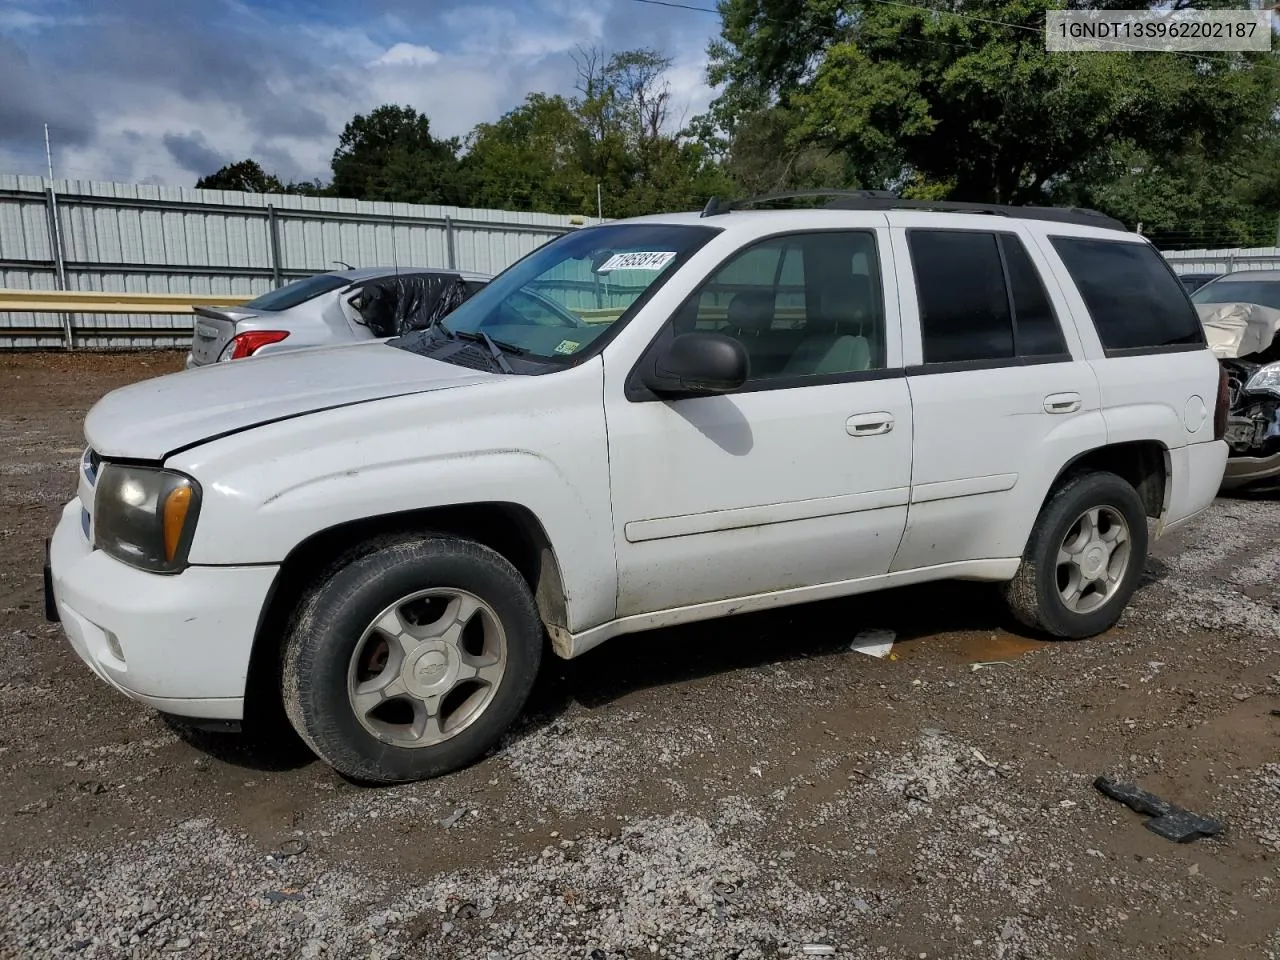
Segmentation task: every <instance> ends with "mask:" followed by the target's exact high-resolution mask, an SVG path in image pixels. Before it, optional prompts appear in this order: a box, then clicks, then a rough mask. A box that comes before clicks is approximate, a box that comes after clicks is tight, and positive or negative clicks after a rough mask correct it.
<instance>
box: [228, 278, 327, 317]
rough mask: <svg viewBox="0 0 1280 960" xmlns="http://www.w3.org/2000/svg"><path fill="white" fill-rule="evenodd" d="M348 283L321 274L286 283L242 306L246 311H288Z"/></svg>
mask: <svg viewBox="0 0 1280 960" xmlns="http://www.w3.org/2000/svg"><path fill="white" fill-rule="evenodd" d="M350 282H351V281H350V280H347V279H345V278H344V277H340V276H338V275H337V274H334V273H322V274H320V275H319V276H315V277H307V278H306V279H305V280H295V281H294V282H293V283H287V284H285V285H284V286H283V287H280V288H279V289H278V290H272V291H271V292H270V293H264V294H263V295H262V296H260V297H258V298H257V299H256V300H250V301H249V302H248V303H246V304H245V305H244V306H245V309H247V310H288V309H290V308H291V307H296V306H297V305H298V304H300V303H306V302H307V301H308V300H310V299H311V298H312V297H318V296H320V294H322V293H328V292H329V291H330V290H337V289H338V288H339V287H345V286H346V285H347V284H349V283H350Z"/></svg>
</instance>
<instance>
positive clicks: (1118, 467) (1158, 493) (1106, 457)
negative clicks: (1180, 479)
mask: <svg viewBox="0 0 1280 960" xmlns="http://www.w3.org/2000/svg"><path fill="white" fill-rule="evenodd" d="M1099 470H1105V471H1107V472H1110V473H1114V474H1116V475H1118V476H1119V477H1121V478H1122V479H1123V480H1125V481H1126V482H1128V484H1129V485H1130V486H1132V487H1133V489H1134V490H1135V491H1137V494H1138V496H1139V498H1141V500H1142V505H1143V509H1144V510H1145V511H1146V514H1147V516H1148V517H1151V518H1152V519H1154V520H1162V519H1163V518H1164V517H1165V516H1166V515H1167V514H1168V512H1169V503H1170V496H1171V488H1172V484H1171V482H1170V481H1171V478H1172V474H1173V462H1172V458H1171V455H1170V453H1169V448H1168V447H1167V446H1165V444H1164V443H1162V442H1161V441H1159V440H1126V441H1124V442H1122V443H1111V444H1106V445H1104V446H1101V447H1094V448H1093V449H1091V450H1085V451H1083V452H1081V453H1079V454H1077V455H1076V456H1075V457H1073V458H1072V459H1071V460H1069V461H1068V462H1067V463H1066V464H1065V465H1064V466H1063V467H1062V469H1061V470H1059V471H1058V475H1057V476H1056V477H1055V478H1054V480H1053V483H1051V484H1050V485H1049V489H1048V491H1047V492H1046V493H1045V497H1044V500H1043V501H1042V503H1041V509H1043V508H1044V504H1045V503H1048V502H1049V498H1050V497H1052V496H1053V495H1054V493H1056V492H1057V491H1058V490H1059V489H1060V488H1061V487H1062V486H1063V484H1065V483H1067V482H1068V481H1070V480H1071V479H1072V478H1073V477H1077V476H1079V475H1080V474H1082V473H1089V472H1093V471H1099Z"/></svg>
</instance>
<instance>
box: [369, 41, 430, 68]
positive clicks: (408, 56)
mask: <svg viewBox="0 0 1280 960" xmlns="http://www.w3.org/2000/svg"><path fill="white" fill-rule="evenodd" d="M439 60H440V54H439V53H437V52H436V51H435V50H432V49H431V48H430V47H427V46H422V45H419V44H416V43H397V44H395V46H392V47H388V48H387V50H386V52H385V53H383V54H382V56H380V57H378V59H376V60H374V61H372V62H371V63H370V64H369V65H370V66H372V67H403V66H414V67H421V66H430V65H431V64H433V63H436V62H438V61H439Z"/></svg>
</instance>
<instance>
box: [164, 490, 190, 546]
mask: <svg viewBox="0 0 1280 960" xmlns="http://www.w3.org/2000/svg"><path fill="white" fill-rule="evenodd" d="M190 507H191V488H190V487H188V486H186V485H183V486H181V487H175V488H174V489H173V490H172V491H171V492H170V493H169V496H167V497H165V499H164V558H165V560H167V561H169V562H170V563H172V562H173V558H174V557H175V556H177V555H178V543H179V541H181V540H182V528H183V526H184V525H185V524H186V522H187V510H188V509H189V508H190Z"/></svg>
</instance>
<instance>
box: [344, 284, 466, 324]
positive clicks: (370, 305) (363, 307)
mask: <svg viewBox="0 0 1280 960" xmlns="http://www.w3.org/2000/svg"><path fill="white" fill-rule="evenodd" d="M468 296H469V291H468V286H467V283H466V282H465V281H464V280H463V279H462V278H461V277H457V276H454V275H451V274H447V273H401V274H397V275H396V276H391V277H381V278H379V279H377V280H370V281H369V282H368V283H366V284H365V285H364V289H363V291H362V292H361V294H360V318H361V319H362V320H363V321H364V322H365V324H366V325H367V326H368V327H369V329H370V330H371V331H372V332H373V335H374V336H375V337H397V336H400V335H401V334H404V333H409V332H410V331H413V330H425V329H427V327H429V326H431V325H432V324H433V323H435V322H436V321H437V320H439V319H440V318H441V317H444V316H446V315H448V314H449V313H450V312H451V311H453V310H454V309H456V308H457V306H458V305H459V304H460V303H462V301H464V300H466V299H467V297H468Z"/></svg>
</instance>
